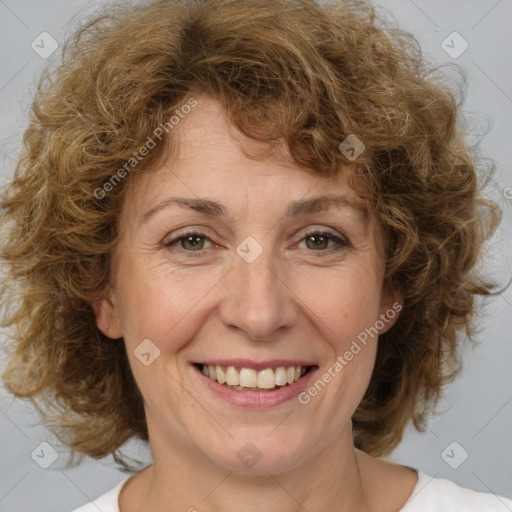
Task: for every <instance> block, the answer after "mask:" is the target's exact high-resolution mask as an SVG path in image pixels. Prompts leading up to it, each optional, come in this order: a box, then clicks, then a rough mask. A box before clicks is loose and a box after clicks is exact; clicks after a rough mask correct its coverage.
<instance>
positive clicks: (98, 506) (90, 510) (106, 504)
mask: <svg viewBox="0 0 512 512" xmlns="http://www.w3.org/2000/svg"><path fill="white" fill-rule="evenodd" d="M131 477H132V475H130V476H127V477H126V478H123V480H121V482H119V483H118V484H117V485H116V486H115V487H113V488H112V489H110V491H107V492H106V493H105V494H102V495H101V496H100V497H99V498H96V499H95V500H93V501H90V502H89V503H87V504H85V505H82V506H81V507H79V508H75V509H74V510H73V511H72V512H98V510H101V512H119V494H120V493H121V489H122V488H123V486H124V484H125V483H126V482H127V481H128V479H129V478H131Z"/></svg>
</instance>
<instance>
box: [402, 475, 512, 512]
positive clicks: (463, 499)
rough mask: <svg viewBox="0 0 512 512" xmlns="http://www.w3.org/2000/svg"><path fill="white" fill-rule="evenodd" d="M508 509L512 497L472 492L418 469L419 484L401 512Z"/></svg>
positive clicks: (497, 511)
mask: <svg viewBox="0 0 512 512" xmlns="http://www.w3.org/2000/svg"><path fill="white" fill-rule="evenodd" d="M441 510H442V511H443V512H481V511H483V510H485V512H510V511H511V510H512V500H510V499H508V498H504V497H502V496H497V495H496V494H492V493H486V492H477V491H472V490H471V489H466V488H464V487H460V486H459V485H457V484H456V483H455V482H452V481H451V480H446V479H444V478H435V477H431V476H429V475H427V474H426V473H423V472H422V471H418V483H417V484H416V487H415V488H414V491H413V493H412V495H411V496H410V498H409V500H408V501H407V503H406V504H405V505H404V507H403V508H402V509H401V510H400V512H438V511H441Z"/></svg>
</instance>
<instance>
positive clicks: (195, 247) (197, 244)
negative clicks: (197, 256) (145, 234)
mask: <svg viewBox="0 0 512 512" xmlns="http://www.w3.org/2000/svg"><path fill="white" fill-rule="evenodd" d="M207 240H208V241H210V239H209V238H208V237H207V236H205V235H204V234H203V233H200V232H198V231H191V232H188V233H182V234H181V235H180V236H178V237H176V238H173V239H172V240H169V241H168V242H164V244H163V245H164V247H172V246H173V245H176V244H179V245H180V246H181V248H182V249H183V250H185V251H187V252H200V251H202V250H205V247H204V245H205V241H207Z"/></svg>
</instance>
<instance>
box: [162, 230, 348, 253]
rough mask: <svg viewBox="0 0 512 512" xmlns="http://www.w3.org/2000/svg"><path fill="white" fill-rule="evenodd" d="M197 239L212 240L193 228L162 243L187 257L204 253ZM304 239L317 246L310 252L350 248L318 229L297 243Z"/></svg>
mask: <svg viewBox="0 0 512 512" xmlns="http://www.w3.org/2000/svg"><path fill="white" fill-rule="evenodd" d="M197 239H202V240H206V241H209V242H211V243H212V244H213V242H212V240H211V239H210V238H209V237H208V236H207V235H205V234H204V233H202V232H201V231H199V230H196V229H193V230H190V231H186V232H184V233H180V235H179V236H176V237H174V238H172V239H171V240H168V241H165V242H163V244H162V245H163V247H164V248H166V249H171V248H172V249H173V250H176V249H178V251H180V252H182V253H185V254H187V257H190V258H194V257H198V256H202V255H204V253H205V252H206V251H207V250H208V249H207V248H202V247H200V248H199V249H198V250H195V249H194V248H195V247H197V246H198V245H199V246H200V245H201V242H199V243H197ZM318 240H320V243H316V242H318ZM304 241H305V242H306V245H307V244H308V242H311V243H312V244H313V245H312V247H318V248H316V249H315V248H313V249H311V248H307V249H310V250H309V251H308V252H312V253H325V254H326V255H328V254H332V253H336V252H338V251H341V250H347V249H348V248H350V243H349V242H348V241H347V240H346V239H345V238H343V237H340V236H338V235H336V234H334V233H331V232H328V231H325V230H319V229H316V230H312V231H309V232H307V233H305V234H304V236H303V237H302V238H301V240H300V241H299V244H300V243H302V242H304ZM324 242H327V245H329V243H334V247H333V246H331V247H323V245H324ZM184 244H192V245H191V247H192V249H187V248H186V247H185V246H184ZM203 245H204V244H203ZM214 245H215V244H214ZM179 246H181V247H179Z"/></svg>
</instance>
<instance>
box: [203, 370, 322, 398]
mask: <svg viewBox="0 0 512 512" xmlns="http://www.w3.org/2000/svg"><path fill="white" fill-rule="evenodd" d="M194 366H195V367H196V368H197V369H198V370H199V371H201V373H202V374H203V375H205V376H206V377H208V378H209V379H210V380H213V381H215V382H217V383H218V384H221V385H223V386H225V387H227V388H231V389H234V390H236V391H263V392H265V391H266V392H269V391H276V390H278V389H281V388H284V387H287V386H291V385H292V384H295V383H296V382H298V381H299V380H301V379H302V378H304V377H305V376H306V375H307V374H308V373H310V372H311V371H313V370H315V369H316V368H318V366H316V365H298V366H269V367H266V368H251V367H245V366H228V365H222V364H206V363H194ZM260 366H261V365H260Z"/></svg>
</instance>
